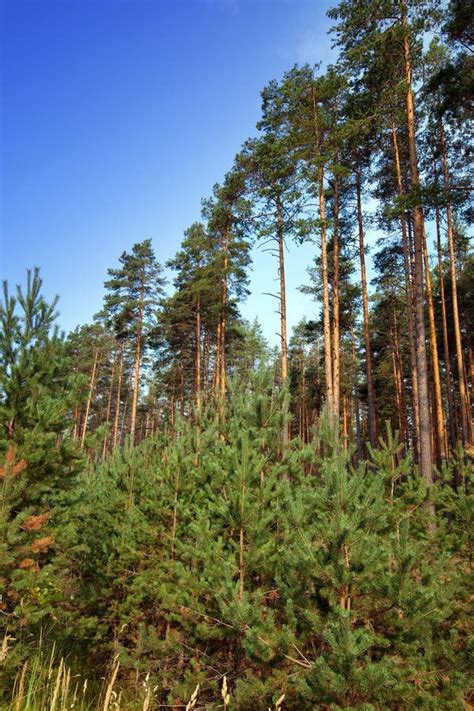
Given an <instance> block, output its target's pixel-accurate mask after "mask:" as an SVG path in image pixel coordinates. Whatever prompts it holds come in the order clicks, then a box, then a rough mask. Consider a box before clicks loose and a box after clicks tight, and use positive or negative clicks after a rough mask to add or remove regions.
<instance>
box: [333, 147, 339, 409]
mask: <svg viewBox="0 0 474 711" xmlns="http://www.w3.org/2000/svg"><path fill="white" fill-rule="evenodd" d="M335 160H336V163H337V161H338V157H337V153H336V158H335ZM339 251H340V245H339V180H338V178H337V176H336V177H335V178H334V231H333V283H332V314H333V324H332V325H333V327H332V396H333V400H334V416H335V419H336V422H338V420H339V412H340V390H341V386H340V381H341V372H340V359H339Z"/></svg>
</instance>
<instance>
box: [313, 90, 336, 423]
mask: <svg viewBox="0 0 474 711" xmlns="http://www.w3.org/2000/svg"><path fill="white" fill-rule="evenodd" d="M311 97H312V103H313V124H314V134H315V157H316V162H317V163H320V162H321V155H320V153H321V145H320V137H319V129H318V117H317V109H316V96H315V93H314V88H313V87H311ZM317 174H318V194H319V219H320V223H321V272H322V275H321V276H322V287H323V333H324V372H325V380H326V384H325V385H326V403H327V407H328V412H329V417H330V419H331V420H332V421H333V420H334V419H335V418H334V397H333V387H332V386H333V377H332V344H331V321H330V311H329V283H328V256H327V240H326V200H325V196H324V168H323V166H322V165H321V164H320V165H319V167H318V173H317Z"/></svg>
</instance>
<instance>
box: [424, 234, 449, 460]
mask: <svg viewBox="0 0 474 711" xmlns="http://www.w3.org/2000/svg"><path fill="white" fill-rule="evenodd" d="M423 256H424V262H425V274H426V296H427V301H428V319H429V325H430V344H431V366H432V367H431V369H432V375H433V405H434V417H433V425H434V433H435V438H434V439H435V446H434V451H435V453H436V463H437V464H438V466H439V465H440V464H441V461H442V460H443V459H446V450H445V431H444V415H443V399H442V398H443V396H442V392H441V377H440V373H439V358H438V343H437V340H436V322H435V314H434V306H433V290H432V288H431V274H430V265H429V261H428V247H427V245H426V234H425V233H424V234H423Z"/></svg>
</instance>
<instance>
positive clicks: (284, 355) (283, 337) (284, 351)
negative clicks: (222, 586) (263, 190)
mask: <svg viewBox="0 0 474 711" xmlns="http://www.w3.org/2000/svg"><path fill="white" fill-rule="evenodd" d="M277 241H278V276H279V279H280V343H281V385H282V387H283V388H284V387H285V386H286V384H287V380H288V341H287V333H286V282H285V241H284V235H283V214H282V205H281V202H280V200H278V201H277ZM287 414H288V407H287V400H286V395H285V407H284V412H283V415H284V417H285V419H286V416H287ZM288 440H289V431H288V422H286V421H285V422H284V423H283V430H282V452H283V454H284V453H285V452H286V451H287V449H288Z"/></svg>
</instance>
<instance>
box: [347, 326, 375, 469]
mask: <svg viewBox="0 0 474 711" xmlns="http://www.w3.org/2000/svg"><path fill="white" fill-rule="evenodd" d="M349 332H350V335H351V355H352V369H353V383H354V384H353V397H354V411H355V421H356V440H357V458H358V460H359V461H362V459H363V458H364V447H363V445H362V435H361V427H360V405H359V378H358V369H357V354H356V347H355V336H354V324H353V321H352V317H351V320H350V324H349ZM369 441H370V439H369Z"/></svg>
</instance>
